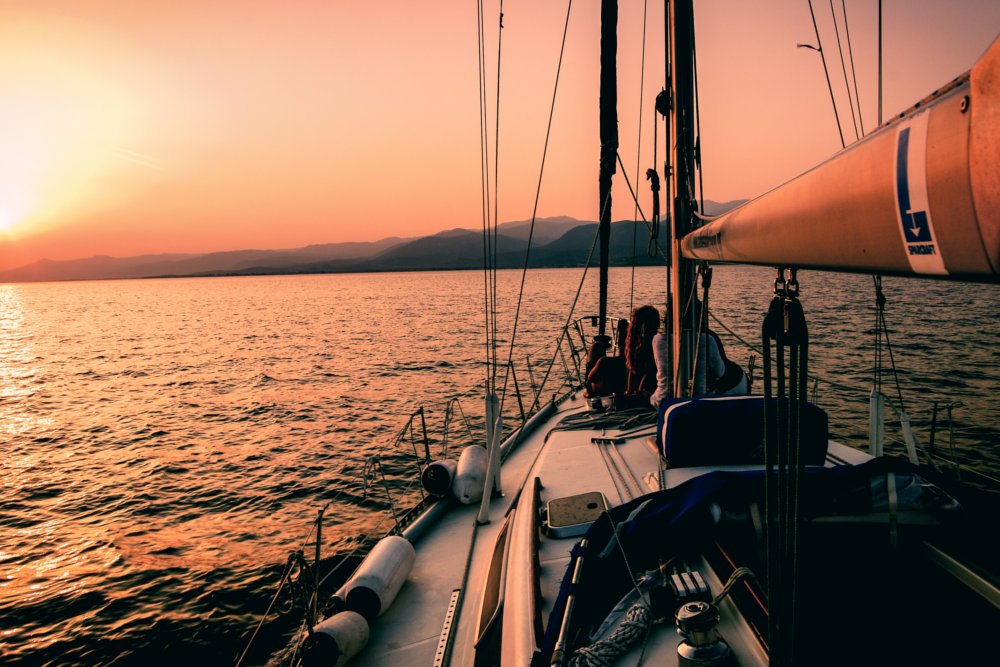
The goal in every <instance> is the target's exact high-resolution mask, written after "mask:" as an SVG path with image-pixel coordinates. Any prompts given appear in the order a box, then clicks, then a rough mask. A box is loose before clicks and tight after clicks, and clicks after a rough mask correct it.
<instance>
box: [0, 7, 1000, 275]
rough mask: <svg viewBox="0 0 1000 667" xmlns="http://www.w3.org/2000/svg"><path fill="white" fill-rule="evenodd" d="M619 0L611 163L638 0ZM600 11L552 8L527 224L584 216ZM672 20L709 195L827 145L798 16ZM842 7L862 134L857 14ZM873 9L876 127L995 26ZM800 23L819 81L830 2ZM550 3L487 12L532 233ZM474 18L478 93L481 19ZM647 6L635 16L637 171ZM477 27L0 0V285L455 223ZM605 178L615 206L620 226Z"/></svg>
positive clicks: (469, 186) (730, 195)
mask: <svg viewBox="0 0 1000 667" xmlns="http://www.w3.org/2000/svg"><path fill="white" fill-rule="evenodd" d="M620 4H621V12H620V24H619V40H620V51H619V67H620V80H619V96H620V102H619V117H620V132H621V153H622V157H623V160H624V161H625V164H626V165H628V168H629V171H630V172H631V171H632V170H634V168H635V162H636V134H637V113H638V112H637V109H638V95H639V76H638V75H639V65H640V52H641V51H640V48H641V44H642V39H641V35H642V15H643V3H642V2H640V1H638V0H622V1H621V3H620ZM834 4H835V6H836V7H837V8H838V11H839V9H840V2H839V1H838V2H835V3H834ZM599 5H600V2H599V1H598V0H577V1H576V2H575V3H574V7H573V14H572V17H571V20H570V31H569V38H568V43H567V47H566V58H565V63H564V69H563V78H562V80H561V83H560V91H559V98H558V101H557V104H556V119H555V129H554V132H553V137H552V141H551V144H550V148H549V158H548V160H549V161H548V164H547V166H546V179H545V182H544V184H543V190H542V197H541V202H540V206H539V214H540V215H562V214H565V215H572V216H574V217H578V218H585V219H595V218H596V217H597V214H596V209H597V166H596V165H597V155H598V139H597V71H598V69H597V57H598V33H599V20H598V19H599ZM695 5H696V8H695V11H696V19H697V20H698V46H699V54H698V57H699V67H700V70H699V77H700V84H701V93H702V112H701V113H702V126H703V132H702V136H703V139H702V145H703V152H704V164H705V188H706V193H705V194H706V196H707V197H709V198H712V199H716V200H719V201H725V200H729V199H734V198H742V197H749V196H753V195H754V194H759V193H760V192H762V191H764V190H766V189H768V188H770V187H773V186H774V185H776V184H778V183H780V182H782V181H784V180H786V179H787V178H789V177H791V176H794V175H795V174H797V173H799V172H800V171H803V170H805V169H807V168H808V167H809V166H811V165H812V164H814V163H815V162H817V161H819V160H821V159H823V158H825V157H827V156H828V155H830V154H831V153H832V152H834V151H835V150H836V149H838V148H839V146H840V143H839V139H838V138H837V133H836V127H835V125H834V121H833V113H832V110H831V107H830V102H829V95H828V93H827V90H826V82H825V79H824V78H823V73H822V68H821V65H820V59H819V55H818V54H817V53H815V52H811V51H808V50H804V49H796V48H795V44H796V43H797V42H814V37H813V29H812V23H811V20H810V18H809V9H808V5H807V3H806V0H794V1H793V0H772V1H771V2H767V3H757V2H752V3H751V2H745V1H741V0H702V1H700V2H699V1H697V0H696V2H695ZM761 5H766V8H763V9H762V8H761V7H760V6H761ZM846 5H847V11H848V17H849V19H850V21H851V38H852V43H853V46H854V51H855V65H856V68H857V73H858V77H859V87H860V89H861V96H862V103H863V105H864V112H865V126H866V128H868V129H870V128H871V127H872V126H873V125H874V123H875V102H876V94H875V93H876V89H875V67H874V63H875V52H874V48H875V17H876V13H875V12H876V7H877V2H876V0H852V1H849V2H847V3H846ZM884 5H885V8H884V21H885V78H886V90H885V111H886V115H887V116H888V115H889V114H891V113H893V112H896V111H899V110H901V109H902V108H904V107H906V106H908V105H909V104H911V103H912V102H914V101H915V100H917V99H919V98H920V97H922V96H924V95H925V94H927V93H928V92H930V91H931V90H932V89H933V88H935V87H936V86H938V85H940V84H942V83H944V82H945V81H947V80H949V79H950V78H951V77H953V76H955V75H957V74H960V73H961V72H963V71H965V70H966V69H968V68H969V67H970V66H971V65H972V63H973V62H974V61H975V59H976V57H978V55H979V54H980V53H981V52H982V51H983V50H984V49H985V48H986V47H987V46H988V45H989V43H990V42H991V41H992V40H993V38H994V37H995V36H996V34H997V32H998V31H1000V2H996V1H995V0H979V1H973V0H964V1H956V2H948V3H944V2H939V1H936V0H919V1H917V0H885V1H884ZM814 6H815V8H816V10H817V15H818V18H819V20H820V23H821V26H820V27H821V30H822V31H823V39H824V43H823V44H824V48H825V51H826V53H827V56H828V61H829V62H830V65H831V76H832V77H833V80H834V83H835V85H837V86H838V90H842V89H843V79H842V76H843V75H842V74H841V73H840V69H839V67H840V65H839V60H837V57H836V42H835V41H834V37H833V31H832V27H831V22H830V7H829V2H823V0H814ZM565 8H566V6H565V4H564V3H561V2H555V1H546V2H537V1H527V0H521V1H516V0H507V2H505V4H504V12H505V19H504V26H505V29H504V31H503V36H504V43H503V49H504V59H503V65H502V69H503V82H502V91H503V92H502V95H501V97H502V107H501V144H502V145H501V153H500V155H501V170H500V197H499V204H500V218H501V220H514V219H525V218H530V216H531V209H532V203H533V197H534V192H535V187H536V179H537V173H538V165H539V160H540V158H541V151H542V143H543V140H544V135H545V123H546V119H547V115H548V110H549V102H550V95H551V89H552V83H553V78H554V75H555V66H556V62H557V58H558V52H559V40H560V38H561V34H562V26H563V21H564V18H565ZM486 12H487V17H488V22H489V26H490V28H489V29H488V33H487V40H488V46H487V51H488V57H489V60H490V64H489V67H488V74H489V76H490V78H491V79H493V77H495V74H496V65H495V58H496V28H495V24H496V13H497V3H496V2H487V3H486ZM662 12H663V6H662V2H658V1H651V2H649V7H648V19H647V24H648V26H649V27H648V34H647V52H646V83H645V86H646V99H647V101H646V102H645V106H646V110H647V116H646V117H645V119H644V129H643V134H644V141H643V158H642V159H643V162H642V171H645V168H646V167H647V166H651V164H652V154H651V151H652V144H651V141H650V140H651V130H652V125H651V119H650V117H649V115H648V110H649V109H650V108H651V105H652V97H653V96H654V95H655V92H656V91H657V90H658V89H659V88H660V87H661V86H662V82H663V73H662V72H663V50H662V26H663V20H662ZM475 26H476V4H475V2H473V1H472V0H452V1H449V2H423V3H417V2H410V1H405V2H400V1H394V2H390V1H386V2H374V1H373V2H353V1H346V0H344V1H336V2H334V1H330V0H313V1H303V0H298V1H291V0H286V1H284V2H279V1H276V0H239V1H235V0H234V1H222V0H214V1H206V2H198V3H194V2H191V3H188V2H176V1H174V0H171V1H166V0H163V1H161V0H144V1H143V2H135V1H133V0H128V1H124V0H123V1H119V2H113V1H111V0H104V1H100V0H45V2H38V1H37V0H23V1H18V0H3V1H2V3H0V269H2V268H9V267H12V266H18V265H21V264H24V263H27V262H30V261H34V260H36V259H39V258H42V257H47V258H51V259H68V258H74V257H84V256H90V255H94V254H110V255H119V256H124V255H134V254H141V253H158V252H201V251H210V250H223V249H239V248H249V247H258V248H261V247H265V248H275V247H294V246H301V245H305V244H309V243H324V242H335V241H352V240H375V239H378V238H382V237H385V236H392V235H402V236H415V235H420V234H426V233H432V232H435V231H438V230H441V229H447V228H451V227H469V228H478V227H479V225H480V224H481V218H480V187H479V180H480V175H479V141H478V101H477V96H476V95H477V93H476V91H477V78H476V64H477V63H476V38H475ZM495 85H496V84H495V79H493V81H492V83H491V84H490V90H491V96H492V91H493V90H494V88H495ZM840 99H841V102H842V105H841V106H842V118H843V117H844V115H845V114H846V113H847V107H846V100H845V98H844V97H843V96H842V95H841V98H840ZM492 104H493V100H492V99H491V101H490V105H491V108H492ZM849 125H850V121H849V120H846V121H845V128H846V127H848V126H849ZM848 134H849V136H850V137H852V138H853V129H851V130H850V131H849V133H848ZM660 156H661V159H662V148H661V149H660ZM616 178H617V183H618V185H617V190H616V195H615V196H616V200H615V201H616V208H615V211H614V215H615V217H616V218H628V217H631V216H632V206H631V205H630V203H629V201H628V193H627V190H626V189H625V187H624V183H623V179H622V178H621V177H620V176H618V177H616ZM630 178H634V174H632V173H630ZM642 185H643V186H645V181H644V180H643V182H642ZM647 192H648V191H647ZM648 197H649V195H648V194H645V196H644V207H646V208H647V209H648V208H649V204H648Z"/></svg>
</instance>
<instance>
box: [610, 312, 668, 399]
mask: <svg viewBox="0 0 1000 667" xmlns="http://www.w3.org/2000/svg"><path fill="white" fill-rule="evenodd" d="M659 328H660V311H658V310H657V309H656V308H654V307H653V306H642V307H640V308H636V309H635V310H633V311H632V321H631V322H630V323H629V327H628V336H627V338H626V340H625V369H626V371H627V375H626V379H625V393H624V395H623V396H622V397H621V400H620V401H618V400H616V402H615V406H616V407H619V403H621V404H622V406H621V407H639V406H644V405H647V404H649V401H650V398H651V397H652V395H653V394H654V392H655V391H656V376H657V373H656V359H655V356H654V353H653V337H654V336H655V335H656V331H657V330H658V329H659Z"/></svg>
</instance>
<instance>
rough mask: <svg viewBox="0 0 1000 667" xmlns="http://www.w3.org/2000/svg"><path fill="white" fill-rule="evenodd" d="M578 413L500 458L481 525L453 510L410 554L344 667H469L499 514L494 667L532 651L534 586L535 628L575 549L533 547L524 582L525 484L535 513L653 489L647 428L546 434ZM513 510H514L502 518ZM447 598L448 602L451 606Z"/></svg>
mask: <svg viewBox="0 0 1000 667" xmlns="http://www.w3.org/2000/svg"><path fill="white" fill-rule="evenodd" d="M585 409H586V408H585V405H584V402H583V400H582V399H581V398H579V397H578V398H575V399H572V400H569V401H567V402H566V403H564V404H563V405H562V406H560V408H559V409H558V410H557V412H556V413H555V414H554V415H553V416H552V417H551V418H550V419H549V420H548V421H547V422H546V423H544V424H542V425H540V426H539V427H538V429H537V430H535V431H534V432H533V433H531V434H529V435H528V436H527V437H526V439H525V440H524V442H522V443H521V444H520V445H519V446H518V448H517V449H516V450H515V451H513V452H512V453H511V455H510V456H509V457H508V459H507V460H506V462H505V463H504V466H503V475H502V481H503V489H504V496H503V497H501V498H496V499H494V500H493V501H492V503H491V504H490V522H489V523H488V524H484V525H481V526H478V527H477V526H476V513H477V511H478V506H462V505H458V504H457V503H455V504H453V505H452V506H451V508H450V509H449V511H448V512H447V513H446V514H444V515H443V517H442V518H441V519H440V520H439V522H438V523H437V525H436V526H435V527H434V528H432V529H431V531H430V532H429V533H428V534H427V535H426V536H425V537H423V538H422V539H421V540H420V541H419V542H418V543H417V545H416V547H417V549H416V551H417V558H416V563H415V565H414V569H413V571H412V573H411V574H410V577H409V579H408V580H407V583H406V584H405V585H404V586H403V589H402V591H401V592H400V594H399V596H398V598H397V599H396V601H395V602H394V603H393V605H392V606H391V607H390V609H389V610H388V611H387V612H386V613H385V614H384V615H383V616H381V617H379V618H378V619H376V620H375V622H374V623H373V624H372V627H371V638H370V641H369V644H368V646H367V647H366V648H365V649H364V650H363V651H362V652H361V653H360V654H359V655H358V656H357V657H356V658H355V659H354V660H353V661H352V662H351V664H357V665H384V664H395V665H433V664H451V665H472V664H474V662H475V647H474V644H475V640H476V631H477V628H478V627H479V625H480V616H481V614H482V605H483V596H484V589H485V588H487V579H488V578H489V576H490V563H491V560H492V559H493V555H494V551H495V550H496V545H497V536H498V534H500V532H501V530H502V529H504V526H505V519H507V517H508V514H510V515H511V516H510V524H509V527H507V531H508V536H507V540H508V541H507V545H506V549H507V551H506V553H507V554H508V557H507V558H506V559H505V562H504V565H503V567H502V568H498V569H497V570H496V571H495V572H494V575H493V576H494V577H496V576H497V575H499V576H500V577H501V578H502V581H503V586H502V589H500V591H498V594H499V595H501V596H502V609H501V610H500V611H498V612H497V613H498V614H502V621H503V636H502V652H501V656H502V660H501V664H503V665H505V666H506V665H527V664H528V662H529V661H530V659H531V653H532V651H533V650H534V649H535V647H536V646H535V645H536V634H535V630H534V623H533V619H534V616H535V614H534V613H533V610H534V605H535V586H536V584H535V581H536V578H537V581H538V582H539V586H540V592H541V606H542V608H541V616H542V619H543V622H546V621H547V620H548V615H549V612H550V610H551V606H552V603H553V601H554V598H555V596H556V593H557V591H558V589H559V584H560V581H561V580H562V577H563V575H564V573H565V571H566V567H567V565H568V563H569V560H570V550H571V549H572V547H573V545H574V544H575V543H576V541H577V540H578V539H579V538H578V537H567V538H561V539H554V538H551V537H547V536H544V535H542V536H540V537H539V538H538V540H537V545H538V561H537V568H538V569H537V573H536V572H535V570H534V565H533V561H532V558H533V551H534V545H535V544H536V537H535V536H536V535H538V532H537V525H538V524H537V521H535V520H534V519H533V517H532V513H535V516H537V508H532V507H531V501H532V499H533V487H534V479H535V478H536V477H537V478H538V480H539V482H540V486H541V489H540V492H539V507H544V506H545V503H546V502H548V501H550V500H552V499H554V498H561V497H566V496H573V495H576V494H580V493H585V492H593V491H599V492H600V493H602V494H603V495H604V498H605V499H606V501H607V504H608V506H609V507H613V506H615V505H619V504H621V503H623V502H627V501H629V500H631V499H632V498H635V497H638V496H641V495H644V494H646V493H649V492H651V491H654V490H657V489H658V488H659V480H660V479H661V471H660V465H659V456H658V454H657V453H656V452H655V450H654V448H653V447H652V446H651V445H650V444H649V443H648V442H647V440H648V438H649V437H650V436H651V435H652V434H653V430H654V429H653V427H652V426H650V427H649V428H648V429H643V430H641V431H637V432H635V433H632V434H626V435H624V436H620V437H619V432H618V431H612V430H609V431H608V432H606V433H605V432H603V431H595V430H570V431H562V430H556V431H552V428H553V427H554V426H556V425H557V424H558V422H559V421H560V420H561V419H562V418H564V417H566V416H567V415H569V414H572V413H579V412H582V411H584V410H585ZM603 438H616V439H623V442H620V444H600V443H599V442H594V440H593V439H598V440H600V439H603ZM867 458H868V456H867V455H866V454H864V453H862V452H859V451H857V450H854V449H851V448H848V447H844V446H842V445H839V444H837V443H833V442H831V443H830V456H829V457H828V461H830V462H834V463H860V462H862V461H864V460H865V459H867ZM828 464H829V463H828ZM752 467H753V466H733V467H730V468H728V469H733V470H738V469H747V468H752ZM713 469H718V468H713ZM708 471H709V469H707V468H681V469H667V470H664V471H662V479H663V480H664V482H665V485H666V486H667V487H673V486H676V485H678V484H680V483H682V482H684V481H686V480H688V479H691V478H692V477H695V476H697V475H700V474H703V473H705V472H708ZM522 487H523V488H522ZM519 492H520V497H518V496H519ZM515 502H516V503H517V505H516V509H515V510H513V511H511V506H512V505H513V504H514V503H515ZM500 552H501V553H503V552H504V550H503V549H501V550H500ZM689 565H690V566H691V567H693V568H695V569H697V570H698V571H700V572H701V573H702V576H703V577H704V578H705V580H706V581H707V582H708V583H709V585H710V587H711V589H712V592H713V594H717V593H718V591H719V590H720V589H721V587H722V583H723V582H719V581H718V579H717V578H716V577H715V575H714V574H713V573H712V571H711V568H709V567H708V566H707V564H705V563H690V564H689ZM455 591H459V593H458V594H457V597H456V594H455ZM456 601H457V605H456ZM721 612H722V616H723V619H722V623H721V625H720V630H721V631H722V632H723V634H724V636H725V637H726V639H727V641H728V642H729V643H730V645H731V646H732V648H733V650H734V652H735V653H736V654H737V657H738V659H739V661H740V664H743V665H752V664H761V665H762V664H766V662H767V660H766V656H765V655H764V653H763V651H762V650H761V648H760V646H759V645H758V644H757V642H756V640H755V639H754V638H753V635H752V632H751V631H750V629H749V627H748V626H747V625H746V623H745V621H743V619H742V617H741V616H740V615H739V614H736V613H735V612H734V610H733V608H732V607H731V603H729V602H728V601H727V602H724V603H723V604H722V606H721ZM449 617H453V618H452V629H451V633H452V635H453V636H452V638H451V645H450V652H449V654H448V656H447V658H448V659H447V660H446V661H443V662H438V661H440V660H442V659H443V658H444V657H445V656H443V655H442V649H443V648H444V644H443V642H442V640H441V637H442V631H443V628H444V627H445V622H446V620H447V619H448V618H449ZM498 620H499V619H498ZM677 641H678V639H677V633H676V631H675V630H674V628H673V626H672V625H671V626H669V627H666V626H664V627H654V629H653V631H652V632H651V634H650V637H649V640H648V642H647V645H646V647H645V651H646V654H645V655H646V658H647V661H649V664H663V665H670V664H676V661H677V657H676V644H677ZM637 650H638V649H636V651H637ZM636 655H637V653H636Z"/></svg>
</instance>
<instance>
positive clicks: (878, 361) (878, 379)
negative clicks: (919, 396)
mask: <svg viewBox="0 0 1000 667" xmlns="http://www.w3.org/2000/svg"><path fill="white" fill-rule="evenodd" d="M872 283H873V285H874V287H875V355H874V356H875V360H874V363H873V364H872V388H873V389H874V390H875V391H878V392H881V391H882V318H881V317H880V316H879V303H880V299H879V295H880V294H882V276H872Z"/></svg>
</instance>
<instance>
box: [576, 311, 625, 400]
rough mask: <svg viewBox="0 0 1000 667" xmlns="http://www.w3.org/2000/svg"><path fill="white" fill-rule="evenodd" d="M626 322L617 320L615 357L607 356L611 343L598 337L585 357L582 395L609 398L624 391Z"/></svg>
mask: <svg viewBox="0 0 1000 667" xmlns="http://www.w3.org/2000/svg"><path fill="white" fill-rule="evenodd" d="M627 332H628V320H618V327H617V329H616V331H615V339H616V341H617V348H618V355H619V356H617V357H611V356H608V354H607V353H608V351H609V348H610V347H611V341H610V339H609V338H608V337H607V336H598V337H596V339H595V340H594V344H593V345H591V347H590V353H589V354H588V355H587V367H586V370H587V386H586V391H585V392H584V395H585V396H587V397H591V396H611V395H614V394H621V393H623V392H624V391H625V378H626V373H625V357H624V354H625V337H626V335H627Z"/></svg>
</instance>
